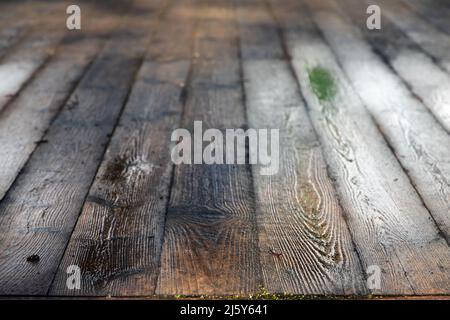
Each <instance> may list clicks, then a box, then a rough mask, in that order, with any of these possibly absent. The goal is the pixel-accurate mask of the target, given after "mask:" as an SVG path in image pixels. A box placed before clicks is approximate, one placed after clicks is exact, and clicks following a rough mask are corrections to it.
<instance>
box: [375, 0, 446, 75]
mask: <svg viewBox="0 0 450 320" xmlns="http://www.w3.org/2000/svg"><path fill="white" fill-rule="evenodd" d="M379 3H380V5H381V6H382V7H383V14H384V15H386V16H387V17H388V18H389V19H390V20H391V21H392V22H393V23H394V24H396V25H397V26H398V27H399V28H400V29H402V30H403V31H404V32H405V33H406V34H407V35H408V36H409V37H410V38H411V39H412V40H413V41H414V42H416V43H417V44H418V45H419V46H420V47H422V48H423V49H424V50H425V51H426V52H428V53H429V54H431V55H432V56H433V57H434V58H435V59H436V60H437V62H438V63H439V64H440V65H441V66H442V67H443V68H444V69H445V70H446V71H447V72H450V35H448V34H445V33H444V32H441V31H440V30H439V29H437V28H435V27H434V26H433V25H431V24H430V23H429V22H428V21H426V20H425V19H423V18H422V17H420V16H419V15H417V14H416V13H415V12H413V11H412V10H411V9H410V8H408V7H407V6H406V5H405V4H404V3H402V2H400V1H389V0H387V1H386V0H379Z"/></svg>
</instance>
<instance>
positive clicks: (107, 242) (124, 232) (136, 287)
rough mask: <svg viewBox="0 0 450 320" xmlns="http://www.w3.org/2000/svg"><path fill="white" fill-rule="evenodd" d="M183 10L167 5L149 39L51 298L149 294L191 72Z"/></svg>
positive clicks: (189, 29)
mask: <svg viewBox="0 0 450 320" xmlns="http://www.w3.org/2000/svg"><path fill="white" fill-rule="evenodd" d="M189 3H190V1H183V3H180V2H178V3H177V5H175V4H172V6H171V7H169V9H168V12H167V13H166V14H165V15H164V17H163V21H162V22H161V23H160V25H159V27H158V29H157V31H156V34H155V37H153V40H152V45H151V46H150V48H149V51H148V53H147V57H146V60H145V62H144V64H143V66H142V68H141V70H140V71H139V74H138V76H137V80H136V82H135V85H134V86H133V91H132V92H131V94H130V98H129V101H128V103H127V105H126V106H125V107H124V111H123V115H122V117H121V120H120V122H119V123H118V125H117V127H116V129H115V131H114V134H113V136H112V137H111V142H110V144H109V146H108V149H107V151H106V154H105V158H104V159H103V161H102V164H101V165H100V168H99V171H98V173H97V176H96V178H95V181H94V183H93V185H92V186H91V188H90V190H89V195H88V197H87V199H86V202H85V205H84V207H83V210H82V213H81V216H80V218H79V220H78V223H77V225H76V228H75V230H74V232H73V234H72V237H71V240H70V243H69V245H68V248H67V250H66V252H65V256H64V259H63V261H62V263H61V265H60V268H59V271H58V274H57V276H56V279H55V281H54V284H53V287H52V289H51V291H50V294H51V295H86V296H97V295H99V296H107V295H112V296H124V295H125V296H149V295H153V294H154V292H155V287H156V281H157V278H158V276H159V265H160V256H161V245H162V241H163V233H164V220H165V214H166V207H167V201H168V198H169V192H170V181H171V175H172V167H173V165H172V162H171V160H170V149H169V145H168V144H167V142H168V141H170V135H171V132H172V131H173V130H174V129H176V128H177V127H178V125H179V123H180V118H181V114H182V101H181V96H182V92H183V88H184V85H183V84H184V83H185V82H186V79H187V76H188V72H189V67H190V55H191V49H192V40H193V37H192V33H193V23H194V17H190V16H188V15H186V13H187V12H188V9H189V8H190V6H189ZM174 47H176V48H178V49H179V51H178V54H177V56H176V57H174V56H171V54H173V52H175V50H174ZM174 59H175V60H174ZM70 265H77V266H80V269H81V270H82V273H81V275H82V278H81V279H82V283H81V290H69V289H68V288H67V286H66V280H67V273H66V270H67V268H68V267H69V266H70Z"/></svg>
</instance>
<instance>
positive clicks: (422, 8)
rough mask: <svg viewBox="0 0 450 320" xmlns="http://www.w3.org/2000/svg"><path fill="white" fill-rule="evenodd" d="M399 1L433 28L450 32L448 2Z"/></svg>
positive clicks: (449, 7)
mask: <svg viewBox="0 0 450 320" xmlns="http://www.w3.org/2000/svg"><path fill="white" fill-rule="evenodd" d="M401 2H402V3H403V4H404V5H406V6H407V7H408V8H410V9H411V10H412V11H414V12H415V13H416V14H417V15H418V16H420V17H423V19H425V20H426V21H427V22H428V23H430V24H431V25H433V26H434V27H435V28H437V29H440V30H441V31H443V32H445V33H447V34H450V22H449V17H450V6H449V5H448V2H447V3H446V2H445V1H436V0H406V1H404V0H401Z"/></svg>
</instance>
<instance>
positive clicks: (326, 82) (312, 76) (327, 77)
mask: <svg viewBox="0 0 450 320" xmlns="http://www.w3.org/2000/svg"><path fill="white" fill-rule="evenodd" d="M308 77H309V82H310V84H311V88H312V90H313V92H314V94H315V95H316V96H317V98H319V100H321V101H331V100H332V99H333V98H334V96H335V95H336V84H335V82H334V79H333V77H332V75H331V74H330V72H329V71H328V70H327V69H325V68H322V67H314V68H313V69H311V70H308Z"/></svg>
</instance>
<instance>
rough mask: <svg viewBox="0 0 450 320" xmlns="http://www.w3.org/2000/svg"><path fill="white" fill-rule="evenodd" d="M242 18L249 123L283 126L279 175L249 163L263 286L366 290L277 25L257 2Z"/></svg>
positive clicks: (248, 5) (322, 290)
mask: <svg viewBox="0 0 450 320" xmlns="http://www.w3.org/2000/svg"><path fill="white" fill-rule="evenodd" d="M240 4H241V3H240ZM239 17H240V19H239V22H240V30H241V32H240V34H241V48H242V52H243V53H244V54H243V55H242V56H243V58H244V59H243V61H242V63H243V71H244V77H245V82H244V83H245V95H246V101H247V103H246V104H247V117H248V122H249V126H250V127H251V128H274V129H279V130H280V170H279V172H278V173H277V174H275V175H273V176H263V175H261V174H260V167H259V166H258V165H253V166H252V169H253V170H252V171H253V177H254V184H255V190H256V195H257V202H256V204H257V213H258V230H259V243H260V248H261V250H260V251H261V268H262V273H263V276H264V286H265V288H266V289H267V290H268V291H269V292H278V293H291V294H334V295H340V294H361V293H363V292H365V280H364V278H365V276H364V274H363V272H362V269H361V265H360V261H359V258H358V256H357V254H356V252H355V248H354V246H353V243H352V239H351V237H350V234H349V231H348V228H347V225H346V223H345V221H344V217H343V215H342V210H341V208H340V206H339V203H338V200H337V198H336V193H335V191H334V188H333V186H332V182H331V179H330V178H329V177H328V173H327V169H326V164H325V160H324V158H323V155H322V150H321V147H320V143H319V141H318V139H317V137H316V134H315V132H314V129H313V128H312V124H311V122H310V120H309V117H308V114H307V112H306V109H305V105H304V103H303V101H302V97H301V96H300V94H299V88H298V86H297V84H296V79H295V77H294V76H293V75H292V73H291V70H290V69H289V61H288V60H282V59H280V58H281V57H283V56H285V54H283V52H282V46H281V43H280V39H279V38H278V33H277V30H276V29H275V25H276V24H275V22H274V21H273V18H272V16H271V13H270V12H269V10H268V7H267V6H265V5H264V3H262V5H261V2H259V1H254V2H250V3H249V2H247V1H246V2H245V5H242V4H241V5H240V6H239ZM255 39H257V41H255ZM260 52H264V53H265V54H264V55H263V56H261V55H260V54H259V53H260ZM269 53H271V54H270V55H269ZM274 252H276V253H281V256H276V255H274V254H273V253H274Z"/></svg>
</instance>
